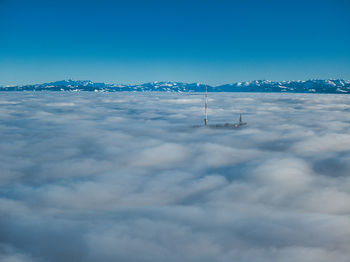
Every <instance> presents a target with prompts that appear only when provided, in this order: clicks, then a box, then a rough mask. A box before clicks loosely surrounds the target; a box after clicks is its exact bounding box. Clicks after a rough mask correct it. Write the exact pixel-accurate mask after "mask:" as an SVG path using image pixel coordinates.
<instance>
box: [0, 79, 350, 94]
mask: <svg viewBox="0 0 350 262" xmlns="http://www.w3.org/2000/svg"><path fill="white" fill-rule="evenodd" d="M207 88H208V92H289V93H333V94H337V93H339V94H349V93H350V81H349V80H342V79H327V80H307V81H301V80H296V81H269V80H255V81H249V82H237V83H233V84H225V85H220V86H209V85H207ZM204 90H205V85H204V84H198V83H181V82H158V81H155V82H150V83H145V84H140V85H123V84H107V83H95V82H92V81H89V80H78V81H76V80H62V81H56V82H50V83H44V84H35V85H23V86H3V87H0V91H95V92H103V91H105V92H120V91H135V92H140V91H141V92H142V91H159V92H203V91H204Z"/></svg>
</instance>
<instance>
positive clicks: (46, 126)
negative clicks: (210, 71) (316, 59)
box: [0, 92, 350, 262]
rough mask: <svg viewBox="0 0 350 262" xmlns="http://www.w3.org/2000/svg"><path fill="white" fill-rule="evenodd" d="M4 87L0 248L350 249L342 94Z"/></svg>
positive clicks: (194, 254)
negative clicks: (240, 122)
mask: <svg viewBox="0 0 350 262" xmlns="http://www.w3.org/2000/svg"><path fill="white" fill-rule="evenodd" d="M202 98H203V97H202V95H201V94H190V93H189V94H166V93H44V92H43V93H38V92H37V93H3V94H2V96H1V98H0V166H1V175H0V243H2V244H1V246H0V251H1V252H0V254H1V255H0V260H1V261H6V262H9V261H10V262H13V261H15V262H17V261H18V262H22V261H30V262H41V261H43V262H45V261H50V262H51V261H53V262H56V261H84V262H90V261H103V262H104V261H107V262H108V261H152V262H157V261H165V260H166V261H210V262H212V261H218V262H226V261H242V262H243V261H244V262H245V261H247V262H251V261H269V262H270V261H278V262H290V261H303V262H304V261H305V262H314V261H317V262H320V261H321V262H323V261H325V262H326V261H330V260H332V261H340V262H347V259H348V257H350V252H349V249H348V244H349V243H350V219H349V217H348V214H349V212H350V206H349V203H350V190H349V188H350V177H349V174H350V164H349V159H350V145H349V141H350V138H349V135H347V134H348V133H349V131H350V124H349V123H350V114H349V110H348V107H347V106H346V105H348V104H349V101H350V97H349V96H346V95H344V96H342V95H337V96H335V95H296V94H235V93H230V94H225V93H220V94H219V93H218V94H214V93H211V94H210V111H209V113H210V114H209V120H210V122H209V123H210V124H215V123H224V122H227V121H236V120H237V119H238V116H239V113H243V117H244V119H245V121H247V122H248V126H246V127H244V128H242V129H237V130H215V129H210V128H209V129H208V128H204V127H198V126H201V125H202V124H203V108H202V105H203V103H202V102H203V101H202Z"/></svg>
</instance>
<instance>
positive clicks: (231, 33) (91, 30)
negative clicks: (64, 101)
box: [0, 0, 350, 84]
mask: <svg viewBox="0 0 350 262" xmlns="http://www.w3.org/2000/svg"><path fill="white" fill-rule="evenodd" d="M67 78H73V79H90V80H93V81H105V82H116V83H141V82H147V81H155V80H169V81H184V82H205V83H209V84H222V83H227V82H235V81H246V80H254V79H271V80H282V79H285V80H289V79H290V80H292V79H310V78H346V79H350V2H349V1H347V0H323V1H322V0H318V1H314V0H304V1H301V0H295V1H285V0H279V1H277V0H260V1H258V0H237V1H235V0H231V1H228V0H216V1H214V0H202V1H199V0H187V1H184V0H177V1H172V0H169V1H164V0H163V1H159V0H148V1H146V0H144V1H142V0H128V1H118V0H117V1H110V0H98V1H97V0H95V1H93V0H85V1H82V0H75V1H74V0H70V1H68V0H60V1H44V0H31V1H24V0H23V1H21V0H0V84H25V83H37V82H46V81H55V80H60V79H67Z"/></svg>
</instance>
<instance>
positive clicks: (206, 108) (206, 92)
mask: <svg viewBox="0 0 350 262" xmlns="http://www.w3.org/2000/svg"><path fill="white" fill-rule="evenodd" d="M207 111H208V88H207V85H205V117H204V124H205V125H207V124H208V112H207Z"/></svg>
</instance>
